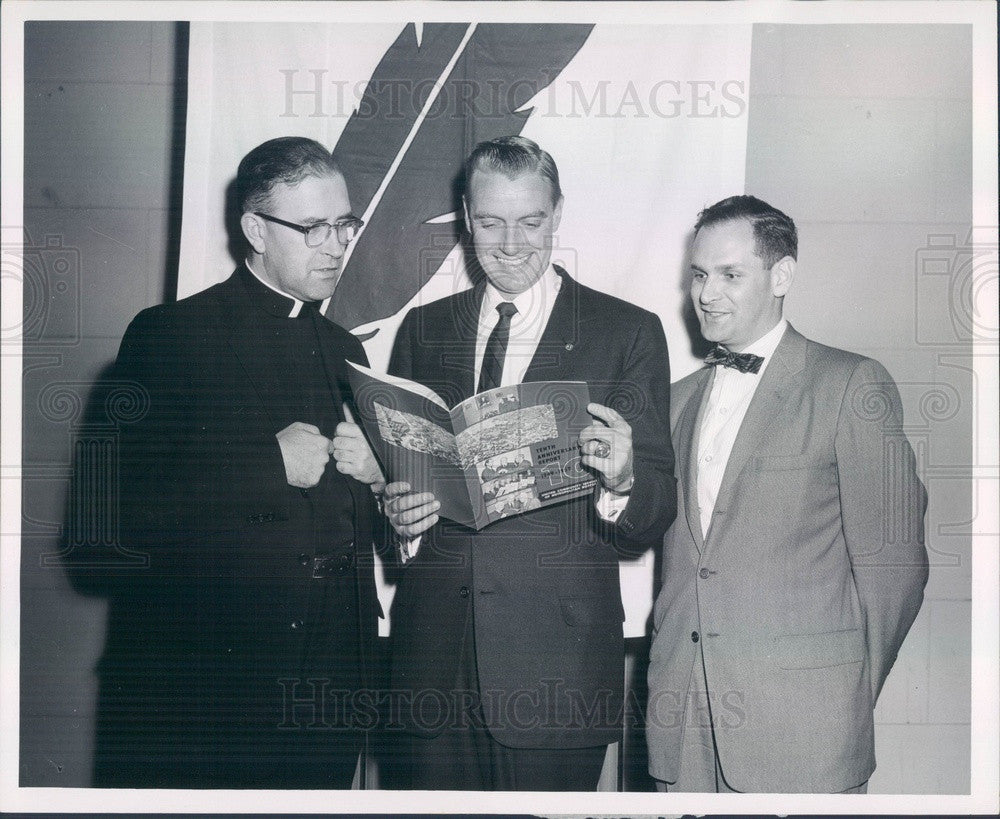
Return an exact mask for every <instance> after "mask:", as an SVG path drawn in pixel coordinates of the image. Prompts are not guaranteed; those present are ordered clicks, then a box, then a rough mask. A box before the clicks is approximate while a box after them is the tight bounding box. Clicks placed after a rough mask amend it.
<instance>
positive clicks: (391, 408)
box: [347, 361, 597, 529]
mask: <svg viewBox="0 0 1000 819" xmlns="http://www.w3.org/2000/svg"><path fill="white" fill-rule="evenodd" d="M347 363H348V364H350V365H351V367H353V371H351V372H349V378H350V381H351V386H352V387H353V389H354V400H355V403H356V404H357V408H358V410H359V411H360V414H361V417H360V418H359V419H358V421H359V423H360V424H361V425H362V427H364V430H365V433H366V435H367V437H368V440H369V441H370V442H371V444H372V447H373V448H374V450H375V452H376V453H377V455H378V457H379V460H380V461H381V462H382V466H383V467H384V469H385V470H386V471H387V473H388V474H387V475H386V477H387V479H388V480H389V481H406V482H407V483H409V484H410V487H411V489H412V490H413V491H415V492H433V493H434V496H435V497H436V498H437V499H438V501H440V503H441V509H440V511H439V514H440V515H441V517H445V518H448V519H450V520H453V521H455V522H456V523H461V524H463V525H465V526H469V527H471V528H473V529H482V528H483V527H484V526H486V525H488V524H490V523H493V522H494V521H497V520H500V519H501V518H506V517H510V516H511V515H519V514H521V513H522V512H527V511H529V510H531V509H538V508H540V507H542V506H548V505H549V504H553V503H558V502H559V501H564V500H568V499H570V498H576V497H579V496H580V495H586V494H588V493H590V492H592V491H593V489H594V487H595V486H596V485H597V480H596V479H595V477H594V476H593V474H592V473H590V472H588V471H587V470H586V469H585V468H584V467H583V466H582V464H581V463H580V448H579V446H578V444H577V442H578V439H579V435H580V432H581V431H582V430H583V428H584V427H586V426H587V425H588V424H589V423H590V422H591V420H592V419H591V417H590V415H589V414H588V413H587V404H588V403H589V401H590V392H589V390H588V389H587V385H586V383H584V382H582V381H536V382H531V383H527V384H517V385H515V386H512V387H498V388H496V389H493V390H487V391H486V392H481V393H479V394H477V395H474V396H472V397H471V398H468V399H466V400H465V401H462V402H461V403H460V404H457V405H456V406H455V407H454V408H453V409H448V405H447V404H446V403H445V402H444V401H443V400H442V399H441V397H440V396H438V395H437V393H435V392H434V391H433V390H430V389H428V388H427V387H425V386H423V385H421V384H418V383H417V382H415V381H408V380H406V379H405V378H396V377H394V376H391V375H386V374H384V373H377V372H375V371H374V370H371V369H369V368H368V367H362V366H361V365H360V364H355V363H353V362H351V361H348V362H347Z"/></svg>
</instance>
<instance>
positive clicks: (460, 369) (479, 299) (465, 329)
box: [439, 283, 486, 406]
mask: <svg viewBox="0 0 1000 819" xmlns="http://www.w3.org/2000/svg"><path fill="white" fill-rule="evenodd" d="M485 293H486V286H485V285H484V284H482V283H480V284H477V285H476V286H475V287H472V288H470V289H469V290H464V291H462V292H461V293H459V294H458V295H457V296H455V309H454V310H452V311H451V328H450V332H449V329H448V328H447V327H445V326H443V327H441V328H440V330H439V332H440V333H441V335H440V340H441V341H442V342H443V346H444V347H445V349H447V352H445V353H444V354H443V355H442V356H441V364H442V375H443V376H446V377H448V378H450V379H451V382H452V384H453V385H454V386H455V388H456V389H457V390H458V395H459V398H458V401H455V402H454V403H455V404H457V403H458V402H459V401H464V400H465V399H466V398H471V397H472V396H473V395H475V394H476V334H477V332H478V330H479V311H480V309H481V308H482V305H483V296H484V295H485ZM452 406H454V404H453V405H452Z"/></svg>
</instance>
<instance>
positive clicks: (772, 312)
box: [691, 219, 794, 352]
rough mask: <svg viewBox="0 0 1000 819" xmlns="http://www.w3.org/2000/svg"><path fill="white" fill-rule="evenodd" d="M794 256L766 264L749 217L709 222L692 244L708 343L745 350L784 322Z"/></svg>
mask: <svg viewBox="0 0 1000 819" xmlns="http://www.w3.org/2000/svg"><path fill="white" fill-rule="evenodd" d="M789 265H792V266H794V263H793V262H792V260H791V259H790V258H789V257H785V259H783V260H781V261H779V262H778V263H776V264H775V265H774V266H773V267H771V268H767V267H765V265H764V260H763V259H761V257H760V256H758V255H757V243H756V241H755V239H754V233H753V225H751V223H750V222H749V221H747V220H745V219H736V220H733V221H729V222H721V223H718V224H713V225H708V226H706V227H703V228H702V229H701V230H699V231H698V233H697V235H696V236H695V239H694V245H693V247H692V248H691V301H692V302H693V303H694V309H695V313H697V315H698V321H699V322H700V324H701V334H702V335H703V336H704V337H705V339H706V340H708V341H714V342H717V343H719V344H724V345H725V346H726V347H727V348H728V349H730V350H732V351H733V352H741V351H742V350H743V349H744V348H745V347H747V346H748V345H749V344H752V343H753V342H754V341H756V340H757V339H759V338H761V337H762V336H764V335H765V334H766V333H767V332H768V331H769V330H770V329H771V328H772V327H774V326H775V325H776V324H777V323H778V322H779V321H780V320H781V304H782V298H783V297H784V295H785V293H786V292H787V291H788V285H789V284H790V281H791V279H790V276H789V275H788V274H787V268H788V267H789Z"/></svg>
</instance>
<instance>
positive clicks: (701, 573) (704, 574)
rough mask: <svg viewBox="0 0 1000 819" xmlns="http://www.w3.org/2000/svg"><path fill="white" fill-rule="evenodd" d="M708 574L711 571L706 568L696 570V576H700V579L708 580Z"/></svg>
mask: <svg viewBox="0 0 1000 819" xmlns="http://www.w3.org/2000/svg"><path fill="white" fill-rule="evenodd" d="M710 574H711V572H710V571H709V570H708V569H701V570H700V571H699V572H698V577H700V578H701V579H702V580H708V576H709V575H710Z"/></svg>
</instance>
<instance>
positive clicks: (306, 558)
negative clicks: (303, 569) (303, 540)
mask: <svg viewBox="0 0 1000 819" xmlns="http://www.w3.org/2000/svg"><path fill="white" fill-rule="evenodd" d="M299 563H301V564H302V565H303V566H308V565H309V555H307V554H306V553H305V552H303V553H302V554H300V555H299Z"/></svg>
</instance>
